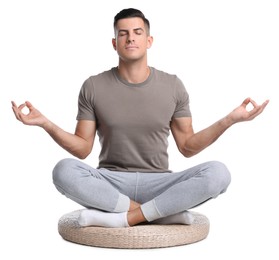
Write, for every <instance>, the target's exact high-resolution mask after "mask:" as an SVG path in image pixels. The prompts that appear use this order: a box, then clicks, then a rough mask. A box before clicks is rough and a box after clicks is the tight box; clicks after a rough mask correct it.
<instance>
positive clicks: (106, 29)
mask: <svg viewBox="0 0 279 260" xmlns="http://www.w3.org/2000/svg"><path fill="white" fill-rule="evenodd" d="M277 3H278V1H271V0H262V1H257V0H254V1H252V0H251V1H248V0H234V1H224V0H223V1H222V0H219V1H217V0H213V1H208V0H204V1H179V0H172V1H162V0H161V1H150V0H141V1H134V0H129V1H124V0H118V1H113V0H112V1H105V0H103V1H71V0H67V1H66V0H65V1H58V0H56V1H50V0H48V1H38V0H36V1H35V0H34V1H30V0H25V1H19V0H18V1H16V0H9V1H2V0H1V4H0V30H1V36H0V37H1V41H0V46H1V49H0V52H1V53H0V66H1V70H0V73H1V74H0V86H1V94H0V123H1V128H0V131H1V135H0V138H1V182H0V185H1V186H0V200H1V201H0V206H1V215H0V218H1V219H0V221H1V222H0V223H1V230H0V239H1V250H0V258H1V259H16V257H21V258H24V259H59V258H60V259H84V258H85V257H86V258H87V259H93V258H94V259H98V258H100V257H102V259H107V258H108V257H114V258H117V259H128V258H130V257H133V258H134V259H135V258H137V259H140V258H142V257H147V258H145V259H149V258H156V257H157V258H158V257H161V256H162V255H163V254H166V256H168V257H170V256H171V257H177V259H180V258H182V257H183V258H184V259H186V258H187V259H205V258H206V259H216V260H218V259H253V258H254V257H258V258H257V259H263V258H264V259H269V260H270V259H278V257H279V253H278V232H279V227H278V225H279V224H278V219H279V214H278V211H277V210H278V198H279V191H278V185H279V184H278V180H279V178H278V173H279V172H278V169H277V167H276V166H277V162H276V160H277V159H278V151H277V150H278V145H279V143H278V130H279V129H278V111H279V109H278V94H277V92H278V86H279V76H278V72H279V47H278V46H279V15H278V14H279V7H278V4H277ZM128 7H134V8H138V9H141V10H142V11H143V12H144V13H145V15H146V16H147V18H149V20H150V22H151V34H152V35H153V36H154V44H153V47H152V48H151V49H150V50H149V65H151V66H154V67H156V68H157V69H161V70H164V71H167V72H169V73H174V74H177V75H178V76H179V77H180V78H181V79H182V80H183V82H184V84H185V86H186V88H187V90H188V92H189V94H190V97H191V109H192V114H193V124H194V128H195V130H196V131H198V130H201V129H203V128H204V127H207V126H208V125H210V124H211V123H213V122H215V121H217V120H218V119H220V118H221V117H223V116H225V115H226V114H227V113H229V112H230V111H231V110H232V109H234V108H235V107H236V106H238V105H239V104H240V103H241V102H242V101H243V100H244V98H246V97H248V96H251V97H252V98H254V99H255V100H256V101H257V102H258V103H262V102H264V101H265V100H266V99H270V104H269V105H268V106H267V107H266V110H265V111H264V113H263V114H261V115H260V116H259V117H258V118H256V119H255V120H254V121H251V122H246V123H241V124H238V125H234V126H233V127H232V128H230V129H229V130H228V131H227V132H226V133H225V134H224V135H223V136H222V137H221V138H220V139H219V140H218V141H217V142H216V143H215V144H213V145H212V146H211V147H209V148H208V149H206V150H205V151H203V152H202V153H200V154H199V155H197V156H195V157H193V158H191V159H185V158H183V157H182V155H180V154H179V152H178V151H177V149H176V147H175V146H174V143H173V140H172V138H170V140H169V142H170V147H169V152H170V168H171V169H172V170H174V171H176V170H183V169H185V168H188V167H190V166H192V165H195V164H197V163H201V162H204V161H207V160H220V161H223V162H224V163H226V164H227V166H228V167H229V169H230V170H231V173H232V183H231V186H230V187H229V189H228V191H227V193H226V194H224V195H222V196H220V197H218V198H217V199H215V200H212V201H210V202H208V203H206V204H204V205H203V206H201V207H199V208H197V209H195V210H196V211H198V212H200V213H202V214H205V215H206V216H207V217H208V218H209V219H210V223H211V229H210V233H209V236H208V237H207V239H206V240H203V241H201V242H199V243H196V244H193V245H188V246H182V247H174V248H166V249H155V250H115V249H102V248H93V247H86V246H81V245H76V244H73V243H69V242H66V241H64V240H63V239H62V238H61V237H60V235H59V234H58V232H57V223H58V219H59V218H60V217H61V216H62V215H63V214H65V213H68V212H70V211H73V210H76V209H79V208H80V206H79V205H78V204H76V203H74V202H72V201H70V200H69V199H66V198H65V197H63V196H62V195H60V193H58V192H57V191H56V189H55V187H54V186H53V184H52V176H51V172H52V168H53V167H54V165H55V163H56V162H57V161H59V160H60V159H62V158H64V157H70V155H69V154H68V153H67V152H65V151H64V150H62V148H60V147H59V146H58V145H57V144H56V143H55V142H53V141H52V139H51V138H50V137H49V136H48V135H47V134H46V133H45V132H44V131H43V130H42V129H39V128H38V127H31V126H25V125H23V124H21V123H20V122H18V121H17V120H16V119H15V117H14V115H13V113H12V110H11V104H10V101H11V100H14V101H16V102H17V103H18V104H20V103H22V102H24V101H26V100H29V101H31V102H32V103H33V105H34V106H35V107H37V108H38V109H39V110H40V111H41V112H43V113H44V114H45V115H46V116H47V117H48V118H50V119H51V120H52V121H53V122H55V123H56V124H58V125H59V126H60V127H62V128H63V129H65V130H67V131H69V132H73V131H74V128H75V124H76V120H75V116H76V113H77V95H78V92H79V89H80V87H81V85H82V83H83V81H84V80H85V79H86V78H87V77H89V76H90V75H93V74H96V73H99V72H102V71H103V70H107V69H110V68H111V67H113V66H116V65H117V61H118V57H117V54H116V53H115V51H114V50H113V48H112V46H111V39H112V37H113V29H112V23H113V17H114V15H115V14H116V13H117V12H119V11H120V10H121V9H123V8H128ZM98 149H99V145H98V139H96V145H95V147H94V150H93V153H92V154H91V155H90V156H89V157H88V158H87V159H86V160H85V161H86V162H88V163H90V164H91V165H96V164H97V159H98ZM103 257H105V258H103Z"/></svg>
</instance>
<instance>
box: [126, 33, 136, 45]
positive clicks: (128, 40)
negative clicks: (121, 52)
mask: <svg viewBox="0 0 279 260" xmlns="http://www.w3.org/2000/svg"><path fill="white" fill-rule="evenodd" d="M133 42H135V40H134V38H133V35H132V34H131V33H129V34H128V36H127V43H133Z"/></svg>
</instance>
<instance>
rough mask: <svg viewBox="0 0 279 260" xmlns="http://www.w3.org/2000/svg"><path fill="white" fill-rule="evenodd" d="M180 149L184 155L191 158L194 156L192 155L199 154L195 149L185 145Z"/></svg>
mask: <svg viewBox="0 0 279 260" xmlns="http://www.w3.org/2000/svg"><path fill="white" fill-rule="evenodd" d="M179 151H180V153H182V154H183V156H184V157H186V158H190V157H192V156H194V155H196V154H197V153H196V152H194V151H192V150H189V149H186V148H185V147H183V148H180V149H179Z"/></svg>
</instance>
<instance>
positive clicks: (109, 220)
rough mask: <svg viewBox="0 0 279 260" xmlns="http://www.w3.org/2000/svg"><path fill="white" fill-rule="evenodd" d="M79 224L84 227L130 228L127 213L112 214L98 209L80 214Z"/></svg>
mask: <svg viewBox="0 0 279 260" xmlns="http://www.w3.org/2000/svg"><path fill="white" fill-rule="evenodd" d="M78 223H79V225H80V226H82V227H88V226H99V227H111V228H121V227H129V224H128V221H127V212H121V213H110V212H104V211H100V210H96V209H84V210H82V211H81V212H80V215H79V218H78Z"/></svg>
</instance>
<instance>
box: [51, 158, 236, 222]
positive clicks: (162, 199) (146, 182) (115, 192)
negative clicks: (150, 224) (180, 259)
mask: <svg viewBox="0 0 279 260" xmlns="http://www.w3.org/2000/svg"><path fill="white" fill-rule="evenodd" d="M230 180H231V178H230V173H229V171H228V169H227V168H226V166H225V165H224V164H223V163H220V162H218V161H210V162H206V163H203V164H200V165H197V166H194V167H192V168H189V169H187V170H185V171H182V172H174V173H169V172H166V173H141V172H118V171H109V170H107V169H103V168H102V169H95V168H92V167H91V166H89V165H87V164H85V163H83V162H81V161H79V160H76V159H63V160H61V161H60V162H58V164H57V165H56V166H55V168H54V169H53V182H54V185H55V186H56V188H57V189H58V190H59V191H60V192H61V193H62V194H64V195H65V196H66V197H68V198H70V199H72V200H73V201H75V202H77V203H79V204H80V205H82V206H84V207H87V208H96V209H100V210H104V211H108V212H125V211H128V209H129V206H130V199H131V200H134V201H136V202H138V203H140V204H141V210H142V212H143V215H144V216H145V218H146V219H147V221H153V220H155V219H158V218H162V217H166V216H169V215H173V214H176V213H179V212H182V211H185V210H188V209H191V208H193V207H195V206H197V205H199V204H201V203H203V202H205V201H207V200H209V199H211V198H215V197H217V196H218V195H219V194H221V193H223V192H225V191H226V189H227V187H228V185H229V184H230Z"/></svg>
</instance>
